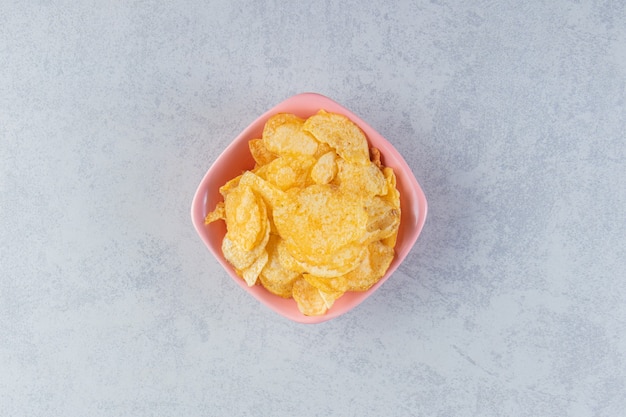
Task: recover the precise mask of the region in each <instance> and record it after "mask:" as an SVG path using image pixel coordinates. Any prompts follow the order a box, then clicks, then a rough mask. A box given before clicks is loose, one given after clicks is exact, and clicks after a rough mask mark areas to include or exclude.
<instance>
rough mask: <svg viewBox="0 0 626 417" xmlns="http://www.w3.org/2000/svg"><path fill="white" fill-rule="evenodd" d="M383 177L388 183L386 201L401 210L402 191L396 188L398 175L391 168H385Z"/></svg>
mask: <svg viewBox="0 0 626 417" xmlns="http://www.w3.org/2000/svg"><path fill="white" fill-rule="evenodd" d="M383 176H384V177H385V182H386V183H387V193H386V194H385V196H386V197H385V199H386V200H387V201H389V202H390V203H391V204H393V206H394V207H395V208H397V209H398V210H400V191H398V188H397V186H396V174H395V173H394V172H393V169H391V168H389V167H385V168H383Z"/></svg>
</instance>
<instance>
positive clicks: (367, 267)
mask: <svg viewBox="0 0 626 417" xmlns="http://www.w3.org/2000/svg"><path fill="white" fill-rule="evenodd" d="M394 255H395V253H394V250H393V248H390V247H389V246H387V245H384V244H383V243H381V242H379V241H376V242H372V243H370V244H369V245H368V247H367V256H366V257H365V259H363V262H361V264H359V266H358V267H357V268H356V269H355V270H353V271H351V272H349V273H348V274H346V276H345V277H344V278H345V279H346V283H347V287H348V291H367V290H368V289H370V287H371V286H372V285H374V284H376V283H377V282H378V281H379V280H380V279H381V278H382V277H383V275H385V272H387V269H388V268H389V265H390V264H391V261H392V260H393V257H394Z"/></svg>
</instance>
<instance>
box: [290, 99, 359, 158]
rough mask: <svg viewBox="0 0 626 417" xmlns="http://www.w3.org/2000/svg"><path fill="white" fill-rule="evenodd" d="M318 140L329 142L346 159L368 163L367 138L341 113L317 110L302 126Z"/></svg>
mask: <svg viewBox="0 0 626 417" xmlns="http://www.w3.org/2000/svg"><path fill="white" fill-rule="evenodd" d="M302 130H304V131H305V132H309V133H310V134H311V135H313V136H314V137H315V139H317V140H318V141H319V142H322V143H327V144H329V145H330V146H331V147H332V148H333V149H335V151H336V152H337V154H338V155H339V156H340V157H341V158H343V159H345V160H346V161H348V162H350V163H353V164H359V165H366V164H369V163H370V158H369V148H368V145H367V138H366V137H365V134H364V133H363V131H362V130H361V129H360V128H359V127H358V126H357V125H356V124H354V123H353V122H352V121H351V120H350V119H348V118H347V117H346V116H344V115H342V114H336V113H328V112H326V111H323V110H321V111H319V112H318V113H317V114H315V115H313V116H311V117H309V118H308V119H307V120H306V121H305V122H304V125H303V126H302Z"/></svg>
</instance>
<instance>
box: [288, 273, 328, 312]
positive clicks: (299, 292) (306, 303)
mask: <svg viewBox="0 0 626 417" xmlns="http://www.w3.org/2000/svg"><path fill="white" fill-rule="evenodd" d="M292 294H293V299H294V300H295V301H296V303H297V305H298V310H300V312H301V313H302V314H304V315H305V316H321V315H323V314H326V312H327V311H328V307H327V306H326V301H324V299H323V298H322V296H321V295H320V292H319V290H318V289H317V288H315V287H314V286H312V285H311V284H309V283H308V282H307V281H306V280H305V279H304V278H300V279H298V280H297V281H296V282H294V283H293V293H292Z"/></svg>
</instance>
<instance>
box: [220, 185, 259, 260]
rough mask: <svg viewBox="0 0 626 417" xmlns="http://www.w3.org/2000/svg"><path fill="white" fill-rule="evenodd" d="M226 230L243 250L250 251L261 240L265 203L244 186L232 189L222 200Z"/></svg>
mask: <svg viewBox="0 0 626 417" xmlns="http://www.w3.org/2000/svg"><path fill="white" fill-rule="evenodd" d="M224 211H225V213H226V229H227V234H228V235H229V237H230V239H232V240H233V241H234V242H235V243H236V244H237V245H238V246H240V247H241V248H242V249H243V250H247V251H249V250H251V249H252V248H253V247H254V246H256V244H257V243H259V242H260V241H261V239H262V238H263V233H264V232H265V230H264V227H265V224H266V220H267V211H266V208H265V203H264V202H263V200H262V199H261V198H260V197H257V196H256V194H255V193H254V192H253V191H252V189H251V188H250V187H248V186H245V185H243V186H242V185H239V186H238V187H236V188H233V189H232V190H231V191H230V192H229V193H228V194H227V195H226V198H225V199H224Z"/></svg>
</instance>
